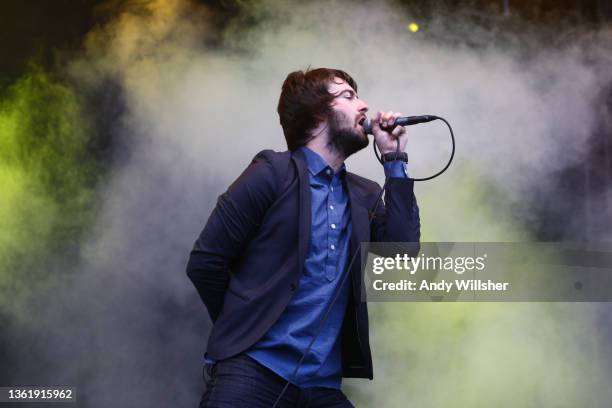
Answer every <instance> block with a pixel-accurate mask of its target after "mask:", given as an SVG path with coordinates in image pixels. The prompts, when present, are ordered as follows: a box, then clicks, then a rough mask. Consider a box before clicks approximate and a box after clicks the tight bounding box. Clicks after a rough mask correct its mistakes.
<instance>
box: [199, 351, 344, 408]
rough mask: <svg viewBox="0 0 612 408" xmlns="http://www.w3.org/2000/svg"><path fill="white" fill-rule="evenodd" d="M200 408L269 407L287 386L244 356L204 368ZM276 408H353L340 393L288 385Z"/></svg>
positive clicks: (274, 374) (240, 355)
mask: <svg viewBox="0 0 612 408" xmlns="http://www.w3.org/2000/svg"><path fill="white" fill-rule="evenodd" d="M204 382H205V383H206V391H204V395H203V396H202V401H201V402H200V408H229V407H231V408H251V407H257V408H259V407H261V408H272V406H273V405H274V402H275V401H276V398H277V397H278V395H279V394H280V393H281V391H282V390H283V387H284V386H285V384H286V383H287V382H286V381H285V380H284V379H283V378H282V377H280V376H278V375H277V374H276V373H274V372H273V371H271V370H270V369H268V368H266V367H264V366H262V365H261V364H259V363H258V362H257V361H255V360H254V359H252V358H251V357H249V356H247V355H246V354H238V355H237V356H234V357H231V358H228V359H226V360H221V361H219V362H217V363H216V364H206V365H205V366H204ZM277 407H278V408H319V407H320V408H323V407H326V408H327V407H329V408H332V407H333V408H354V406H353V404H351V403H350V401H349V400H348V399H347V398H346V396H345V395H344V394H343V393H342V391H340V390H336V389H332V388H322V387H313V388H299V387H297V386H295V385H293V384H290V385H289V387H288V388H287V390H286V391H285V394H284V395H283V398H282V400H281V401H280V402H279V404H278V405H277Z"/></svg>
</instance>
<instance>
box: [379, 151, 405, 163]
mask: <svg viewBox="0 0 612 408" xmlns="http://www.w3.org/2000/svg"><path fill="white" fill-rule="evenodd" d="M381 160H382V162H383V163H386V162H388V161H393V160H401V161H403V162H404V163H408V153H406V152H399V153H398V152H389V153H384V154H383V155H382V156H381Z"/></svg>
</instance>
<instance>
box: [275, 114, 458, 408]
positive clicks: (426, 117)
mask: <svg viewBox="0 0 612 408" xmlns="http://www.w3.org/2000/svg"><path fill="white" fill-rule="evenodd" d="M407 119H413V122H412V123H405V125H406V126H408V125H416V124H418V123H425V122H430V121H433V120H436V119H440V120H441V121H443V122H444V123H446V126H448V130H449V131H450V136H451V142H452V146H453V148H452V151H451V155H450V158H449V159H448V162H447V163H446V165H445V166H444V168H443V169H442V170H440V171H439V172H437V173H436V174H434V175H433V176H429V177H424V178H412V179H411V180H413V181H427V180H432V179H434V178H436V177H438V176H439V175H441V174H442V173H444V172H445V171H446V170H447V169H448V168H449V167H450V165H451V163H452V161H453V158H454V157H455V135H454V133H453V128H452V127H451V125H450V123H448V122H447V121H446V119H444V118H442V117H439V116H434V115H424V116H414V117H409V118H407ZM396 143H397V147H396V152H397V153H399V151H400V143H399V139H396ZM372 145H373V146H374V154H375V155H376V158H377V159H378V161H379V162H380V164H383V161H382V159H381V158H380V156H379V154H378V150H376V140H374V142H373V143H372ZM387 180H388V178H386V177H385V182H384V184H383V186H382V188H381V190H380V193H378V197H376V202H375V203H374V208H373V209H372V210H371V211H369V212H368V214H369V215H368V217H369V220H368V227H370V229H371V227H372V221H373V220H374V214H376V210H377V209H378V206H379V204H380V201H381V199H382V195H383V193H384V191H385V187H386V186H387ZM359 249H360V248H357V250H356V251H355V253H354V254H353V257H352V258H351V261H350V262H349V264H348V266H347V268H346V269H345V270H346V273H345V274H344V276H343V277H342V282H340V285H339V286H338V289H337V292H336V294H335V295H334V298H333V299H332V301H331V303H330V304H329V306H328V307H327V310H325V314H324V315H323V317H322V318H321V323H320V324H319V327H317V330H316V332H315V335H314V336H313V337H312V340H310V343H308V346H307V347H306V350H304V352H303V353H302V357H300V360H299V361H298V363H297V365H296V366H295V369H294V370H293V373H292V374H291V377H290V379H289V380H287V382H286V384H285V386H284V387H283V389H282V391H281V392H280V394H279V395H278V397H277V398H276V401H275V402H274V405H272V408H277V406H278V403H279V402H280V400H281V398H282V397H283V395H285V392H286V391H287V388H289V384H291V379H295V377H296V375H297V372H298V370H299V369H300V367H301V365H302V363H303V362H304V359H305V358H306V355H307V354H308V353H309V352H310V349H311V348H312V345H313V344H314V342H315V341H316V339H317V337H319V334H321V330H322V329H323V327H324V326H325V323H326V322H327V319H328V317H329V314H330V312H331V310H332V308H333V307H334V305H335V304H336V301H337V300H338V297H339V296H340V293H341V292H342V288H343V287H344V284H345V282H346V278H347V277H348V276H349V275H350V274H351V273H350V272H351V268H352V266H353V263H355V259H357V254H359Z"/></svg>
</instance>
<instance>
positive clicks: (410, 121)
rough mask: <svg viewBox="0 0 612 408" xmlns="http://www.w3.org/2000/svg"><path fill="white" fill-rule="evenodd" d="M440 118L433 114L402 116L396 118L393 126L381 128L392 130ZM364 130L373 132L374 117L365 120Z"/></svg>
mask: <svg viewBox="0 0 612 408" xmlns="http://www.w3.org/2000/svg"><path fill="white" fill-rule="evenodd" d="M436 119H438V117H437V116H433V115H421V116H401V117H399V118H397V119H395V123H394V124H393V126H391V127H386V128H385V127H381V129H383V130H387V131H391V130H393V129H394V128H395V127H396V126H410V125H416V124H418V123H426V122H431V121H432V120H436ZM363 130H364V131H365V132H366V134H369V135H371V134H373V133H372V119H370V118H366V120H365V121H364V122H363Z"/></svg>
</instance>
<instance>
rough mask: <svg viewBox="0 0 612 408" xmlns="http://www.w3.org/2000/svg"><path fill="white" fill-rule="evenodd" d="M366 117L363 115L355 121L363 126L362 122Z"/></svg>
mask: <svg viewBox="0 0 612 408" xmlns="http://www.w3.org/2000/svg"><path fill="white" fill-rule="evenodd" d="M365 120H366V117H365V116H363V117H362V118H361V119H359V122H357V123H358V124H360V125H361V126H363V122H365Z"/></svg>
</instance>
